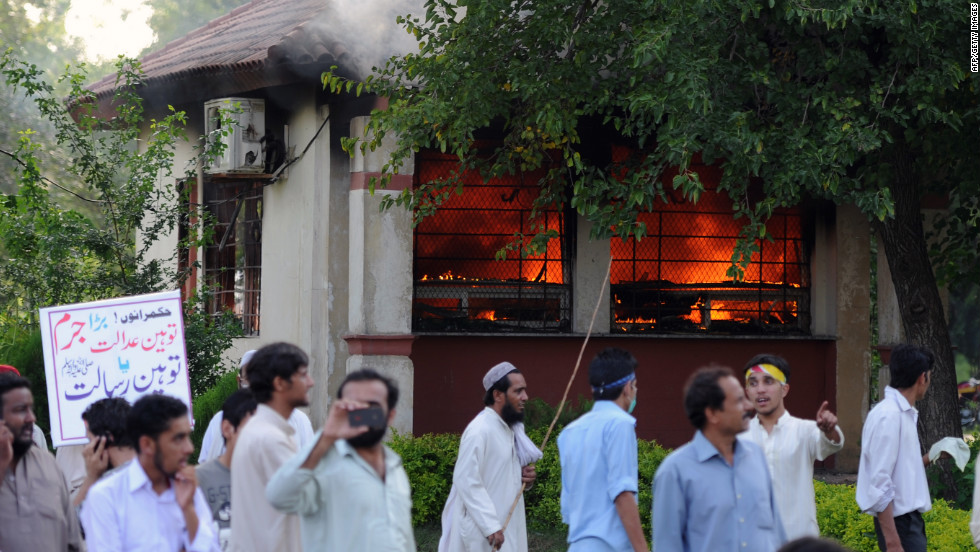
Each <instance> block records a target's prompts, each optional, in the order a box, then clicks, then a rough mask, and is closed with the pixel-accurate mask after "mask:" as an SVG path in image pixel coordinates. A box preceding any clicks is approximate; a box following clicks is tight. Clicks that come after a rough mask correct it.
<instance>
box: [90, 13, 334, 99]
mask: <svg viewBox="0 0 980 552" xmlns="http://www.w3.org/2000/svg"><path fill="white" fill-rule="evenodd" d="M328 4H329V0H253V1H252V2H249V3H248V4H245V5H244V6H241V7H239V8H236V9H234V10H233V11H231V12H230V13H228V14H226V15H223V16H221V17H219V18H217V19H215V20H213V21H211V22H210V23H208V24H207V25H205V26H203V27H201V28H199V29H196V30H194V31H191V32H190V33H188V34H187V35H186V36H184V37H182V38H179V39H177V40H174V41H173V42H170V43H169V44H167V45H166V46H164V47H163V48H162V49H160V50H157V51H155V52H153V53H151V54H149V55H147V56H146V57H144V58H143V59H142V60H141V61H142V69H143V72H144V79H143V86H142V87H141V92H143V93H144V95H146V94H145V93H146V92H150V91H151V90H152V91H154V92H158V93H166V94H167V95H168V96H171V99H173V100H179V99H180V98H172V96H173V94H174V93H175V92H176V93H177V95H178V96H184V97H185V98H189V97H191V96H202V97H208V96H218V95H227V94H234V93H238V92H244V91H248V90H255V89H257V88H263V87H266V86H274V85H278V84H287V83H288V82H290V81H295V80H296V74H295V73H294V71H295V70H296V68H297V66H304V65H305V66H309V65H315V66H316V67H317V68H318V70H320V69H322V68H323V67H325V66H329V65H330V64H340V63H341V61H342V58H343V57H344V54H345V53H346V49H345V48H343V46H342V45H341V44H340V43H339V42H337V41H336V40H334V39H332V38H331V37H329V36H326V35H325V31H323V30H322V29H323V28H324V27H323V26H321V25H316V24H312V23H311V22H313V21H315V20H316V17H317V16H318V15H319V14H321V12H324V11H325V10H326V8H327V6H328ZM317 74H318V73H317ZM114 87H115V75H110V76H108V77H106V78H104V79H102V80H100V81H98V82H96V83H95V84H93V85H91V86H90V87H89V89H90V90H91V91H93V92H95V93H96V95H97V96H98V98H99V99H100V100H102V101H104V100H107V99H108V97H109V95H110V94H111V93H112V91H113V89H114ZM189 89H193V90H194V91H196V93H191V90H189Z"/></svg>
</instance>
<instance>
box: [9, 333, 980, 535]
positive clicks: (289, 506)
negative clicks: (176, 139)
mask: <svg viewBox="0 0 980 552" xmlns="http://www.w3.org/2000/svg"><path fill="white" fill-rule="evenodd" d="M308 365H309V359H308V357H307V355H306V353H304V352H303V351H302V350H301V349H299V348H298V347H296V346H295V345H291V344H288V343H275V344H272V345H268V346H266V347H263V348H262V349H259V350H258V351H249V353H247V354H246V355H245V356H244V357H243V359H242V362H241V366H240V373H239V386H240V389H239V390H238V391H237V392H235V393H234V394H232V395H231V396H230V397H229V398H228V399H227V400H226V401H225V403H224V406H223V408H222V411H221V412H219V413H218V414H217V415H215V417H214V418H213V419H212V420H211V421H210V423H209V426H208V429H207V432H206V435H205V437H204V441H203V444H202V447H201V454H200V455H199V460H200V464H199V465H198V466H191V465H189V462H188V461H189V459H190V457H191V455H192V453H193V452H194V447H193V443H192V441H191V422H190V417H189V415H188V410H187V406H186V405H185V404H184V403H183V402H181V401H180V400H178V399H175V398H172V397H168V396H164V395H155V394H154V395H147V396H144V397H142V398H140V399H139V400H137V401H136V402H135V403H133V404H132V405H130V404H129V403H128V402H127V401H126V400H124V399H121V398H110V399H103V400H100V401H97V402H94V403H92V404H91V405H89V407H88V408H87V409H86V410H85V413H84V414H83V416H82V418H83V421H84V423H85V427H86V435H87V437H88V439H89V442H88V444H87V445H84V447H82V448H80V449H78V455H79V456H80V457H81V459H82V461H83V464H84V469H83V470H80V471H82V475H77V474H75V473H71V472H69V473H65V469H66V468H64V466H69V467H70V466H72V463H71V462H70V461H67V460H66V461H64V462H61V466H62V467H59V462H56V460H55V457H54V456H53V455H51V454H50V453H49V452H48V450H47V446H46V443H43V434H42V436H41V439H42V442H41V443H38V442H37V435H36V433H37V431H36V429H37V428H36V426H35V424H34V421H35V419H34V413H33V402H34V401H33V396H32V394H31V390H30V382H28V380H26V379H25V378H23V377H20V375H19V374H18V373H16V369H15V368H12V367H0V414H2V421H3V423H2V424H0V475H2V477H3V480H2V486H0V552H2V551H6V552H19V551H42V550H43V551H49V550H50V551H60V550H85V549H86V547H87V549H88V550H91V551H93V552H96V551H97V552H103V551H161V552H163V551H168V552H169V551H173V552H177V551H185V552H218V551H225V550H231V551H235V552H278V551H282V552H294V551H302V550H306V551H312V550H327V551H344V552H348V551H371V552H375V551H378V552H383V551H399V552H409V551H412V552H414V551H415V550H416V543H415V537H414V531H413V528H412V523H411V520H412V518H411V508H412V500H411V490H410V485H409V480H408V476H407V474H406V471H405V469H404V467H403V465H402V461H401V458H400V457H399V456H398V454H397V453H395V452H394V451H393V450H392V449H390V448H389V447H388V446H386V445H385V444H384V442H383V440H384V436H385V434H386V431H387V428H388V426H389V425H390V424H391V422H392V421H393V420H394V416H395V411H396V410H395V409H396V407H397V403H398V394H399V392H398V387H397V386H396V385H395V383H394V382H393V381H392V380H391V379H389V378H388V377H386V376H384V375H382V374H380V373H378V372H377V371H374V370H371V369H362V370H358V371H355V372H351V373H349V374H347V376H346V378H345V379H344V381H343V382H342V383H341V385H340V387H339V389H338V391H337V397H336V399H334V400H333V401H332V403H331V405H330V408H329V412H328V415H327V419H326V421H325V422H324V424H323V427H322V428H321V429H320V430H319V431H317V432H315V433H314V432H313V427H312V424H311V423H310V420H309V418H308V417H306V415H305V414H303V413H302V411H300V410H299V408H300V407H304V406H308V405H309V390H310V389H311V388H312V387H313V385H314V381H313V379H312V377H311V376H310V374H309V372H308ZM932 366H933V357H932V354H931V353H930V352H929V351H927V350H924V349H921V348H917V347H913V346H900V347H897V348H896V349H895V350H894V351H893V353H892V356H891V360H890V363H889V368H890V371H891V381H890V384H889V387H888V388H887V389H886V391H885V396H884V398H883V399H882V401H881V402H879V403H878V404H877V405H876V406H875V407H874V408H873V409H872V410H871V412H870V413H869V414H868V417H867V420H866V422H865V425H864V429H863V434H862V440H861V443H862V453H861V459H860V468H859V471H858V479H857V493H856V498H857V503H858V505H859V507H860V508H861V510H862V511H864V512H867V513H869V514H872V515H873V516H874V527H875V532H876V534H877V539H878V544H879V548H880V549H881V550H882V551H886V552H893V551H905V552H924V551H925V550H926V534H925V526H924V524H923V521H922V515H921V514H922V513H923V512H926V511H928V510H929V509H930V507H931V500H930V499H929V490H928V487H927V482H926V477H925V466H926V465H927V464H928V463H929V457H928V455H927V456H922V455H921V454H920V452H921V450H920V442H919V437H918V433H917V429H916V424H917V411H916V410H915V403H916V401H918V400H921V399H922V398H923V397H924V396H925V394H926V391H927V390H928V388H929V382H930V376H931V371H932ZM790 374H791V370H790V366H789V364H788V363H787V362H786V360H785V359H783V358H780V357H778V356H775V355H759V356H756V357H755V358H752V359H751V360H749V361H748V362H747V363H746V364H745V366H744V368H743V369H742V370H741V372H734V371H732V370H731V369H730V368H727V367H722V366H708V367H704V368H701V369H698V370H697V371H695V372H694V373H693V374H691V376H690V378H689V379H688V380H687V383H686V385H685V387H684V391H683V404H684V409H685V412H686V414H687V417H688V419H689V421H690V423H691V425H692V426H693V429H694V437H693V439H692V440H691V441H690V442H688V443H687V444H685V445H683V446H681V447H679V448H677V449H676V450H674V451H673V452H672V453H670V454H669V455H668V456H667V457H666V458H665V459H664V460H663V462H662V463H661V464H660V466H659V468H658V469H657V471H656V475H655V476H654V481H653V530H652V534H651V535H650V541H649V544H648V541H647V536H646V535H645V534H644V531H643V528H642V525H641V523H640V514H639V508H638V504H637V496H638V494H639V467H638V453H637V438H636V423H637V419H636V418H635V417H634V416H633V412H634V408H635V407H636V405H637V396H638V382H637V361H636V359H635V358H634V357H633V356H632V355H631V354H630V353H629V352H627V351H624V350H622V349H615V348H610V349H605V350H603V351H601V352H600V353H599V354H598V355H597V356H596V357H595V358H594V359H593V360H592V361H591V363H590V365H589V384H590V386H591V388H592V396H593V399H594V404H593V406H592V408H591V410H590V411H589V412H587V413H585V414H583V415H582V416H580V417H579V418H577V419H576V420H575V421H573V422H572V423H570V424H569V425H568V426H566V427H565V428H564V429H563V430H562V431H561V433H560V434H559V435H558V438H557V443H558V450H559V457H560V463H561V488H562V490H561V514H562V518H563V520H564V522H565V523H566V524H567V525H568V544H569V551H570V552H607V551H608V552H620V551H624V552H625V551H633V552H637V551H649V550H650V549H651V548H650V546H651V545H652V547H653V548H652V549H653V550H654V551H658V552H675V551H676V552H689V551H690V552H709V551H710V552H719V551H722V552H724V551H735V550H750V551H754V552H777V551H779V552H807V551H809V552H820V551H824V552H835V551H841V550H845V549H844V548H842V547H840V546H839V545H837V544H835V543H833V542H831V541H828V540H823V539H820V538H819V527H818V525H817V517H816V505H815V498H814V488H813V466H814V461H815V460H823V459H825V458H827V457H828V456H830V455H832V454H834V453H836V452H837V451H839V450H840V449H841V447H843V445H844V435H843V433H842V432H841V430H840V428H839V427H838V425H837V418H836V416H835V415H834V413H833V412H831V411H830V410H829V409H828V403H827V402H826V401H825V402H824V403H823V404H822V405H821V406H820V408H819V409H818V411H817V413H816V416H815V418H814V419H812V420H809V419H801V418H797V417H795V416H792V415H791V414H790V413H789V412H788V411H787V409H786V406H785V402H784V400H785V398H786V396H787V395H788V393H789V390H790ZM482 384H483V391H484V398H483V403H484V408H483V410H482V411H480V412H479V413H478V414H477V415H476V417H475V418H473V420H472V421H471V422H470V423H469V424H468V425H467V427H466V430H465V431H464V432H463V435H462V437H461V440H460V445H459V455H458V457H457V459H456V463H455V469H454V472H453V480H452V487H451V490H450V494H449V498H448V500H447V502H446V504H445V507H444V509H443V512H442V536H441V539H440V541H439V552H476V551H480V552H492V551H498V550H499V551H504V552H526V551H527V550H528V539H527V529H526V525H527V524H526V519H525V511H524V499H523V495H522V491H523V490H524V489H526V488H528V487H529V486H531V485H533V484H534V483H535V480H536V478H537V474H536V472H535V468H534V465H535V462H537V461H538V460H540V459H541V458H542V452H541V451H540V450H539V449H538V448H537V447H536V446H535V445H534V443H533V442H531V440H530V439H529V438H528V437H527V435H526V434H525V431H524V424H523V419H524V411H525V404H526V402H527V400H528V382H527V380H526V379H525V376H524V374H523V373H522V372H521V371H520V370H518V369H517V368H516V367H515V366H514V365H512V364H510V363H508V362H503V363H500V364H497V365H496V366H493V367H491V368H490V369H489V370H488V371H487V373H486V374H485V376H484V377H483V381H482ZM42 443H43V444H42ZM66 450H68V449H66ZM66 456H67V453H66ZM75 471H79V470H77V469H76V470H75ZM76 482H77V483H76ZM977 526H978V527H977V528H980V524H977ZM971 528H972V525H971Z"/></svg>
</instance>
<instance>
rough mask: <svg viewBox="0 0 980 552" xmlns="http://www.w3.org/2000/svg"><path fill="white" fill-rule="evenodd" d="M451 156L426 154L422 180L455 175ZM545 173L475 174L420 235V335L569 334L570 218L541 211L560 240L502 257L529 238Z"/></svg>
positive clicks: (416, 322)
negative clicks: (533, 252)
mask: <svg viewBox="0 0 980 552" xmlns="http://www.w3.org/2000/svg"><path fill="white" fill-rule="evenodd" d="M456 167H457V160H456V158H455V157H453V156H450V155H442V154H439V153H435V152H421V153H420V154H419V155H418V156H417V157H416V175H415V177H416V182H429V181H432V180H435V179H437V178H442V177H445V176H447V175H449V174H450V173H451V172H452V171H453V170H454V169H455V168H456ZM540 176H541V175H540V174H528V175H526V176H525V177H524V178H521V177H520V176H510V177H501V178H494V179H491V180H489V181H486V182H484V181H483V180H482V179H481V178H480V175H479V174H477V173H476V172H468V173H466V174H465V175H464V176H463V182H464V185H465V188H464V192H463V194H462V195H456V194H453V195H452V196H451V197H450V198H449V199H448V200H446V201H445V202H444V203H443V204H442V206H441V207H440V208H439V209H438V210H437V211H436V213H435V214H433V215H431V216H429V217H426V218H425V219H423V220H422V222H421V223H420V224H419V225H418V226H417V227H416V228H415V234H414V269H413V270H414V281H415V285H414V300H413V304H412V325H413V330H414V331H418V332H563V331H569V330H570V322H569V320H570V316H571V304H570V302H571V299H570V295H571V294H570V285H569V284H570V281H571V278H570V269H569V265H568V262H567V260H566V259H567V255H566V252H565V250H566V247H567V245H566V243H567V242H566V239H565V236H566V234H565V231H566V226H565V217H564V215H563V213H562V212H561V211H560V210H557V209H551V210H547V211H544V212H543V213H540V214H539V216H540V217H542V219H541V220H543V221H544V224H545V225H546V228H547V229H549V230H555V231H557V232H558V235H559V238H558V239H553V240H551V241H550V242H549V243H548V246H547V250H546V251H545V252H543V253H542V254H540V255H537V256H529V257H527V258H521V256H520V254H519V253H518V252H516V251H508V252H507V255H506V258H505V259H503V260H497V259H496V255H497V252H498V251H500V250H502V249H503V248H504V247H505V246H506V245H507V244H508V243H510V242H512V241H513V240H514V234H515V233H527V234H530V233H531V230H530V227H529V222H528V216H529V215H530V212H531V204H532V202H533V200H534V198H535V197H536V194H537V193H538V187H537V181H538V178H540Z"/></svg>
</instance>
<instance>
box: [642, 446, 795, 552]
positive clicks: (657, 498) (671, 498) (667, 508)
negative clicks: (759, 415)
mask: <svg viewBox="0 0 980 552" xmlns="http://www.w3.org/2000/svg"><path fill="white" fill-rule="evenodd" d="M652 540H653V550H654V551H662V552H735V551H736V550H747V551H751V552H774V551H775V550H776V549H778V548H779V547H780V546H782V544H783V543H784V542H785V541H786V533H785V532H784V531H783V523H782V520H781V519H780V517H779V511H778V510H777V509H776V501H775V498H774V496H773V492H772V481H771V479H770V477H769V469H768V468H767V467H766V459H765V456H764V455H763V453H762V449H760V448H759V446H758V445H756V444H755V443H749V442H745V441H742V440H736V442H735V456H734V457H733V462H732V465H729V464H728V462H726V461H725V459H724V458H723V457H722V455H721V453H720V452H718V449H716V448H715V446H714V445H712V444H711V442H710V441H708V439H707V438H706V437H705V436H704V435H703V434H702V433H701V432H700V431H698V432H697V433H696V434H695V435H694V439H693V440H691V442H689V443H687V444H685V445H684V446H682V447H680V448H678V449H677V450H675V451H674V452H672V453H671V454H670V455H669V456H668V457H667V458H665V459H664V461H663V462H662V463H661V464H660V467H659V468H657V474H656V475H655V476H654V478H653V535H652Z"/></svg>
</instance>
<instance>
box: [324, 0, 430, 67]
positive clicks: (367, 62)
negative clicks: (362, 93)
mask: <svg viewBox="0 0 980 552" xmlns="http://www.w3.org/2000/svg"><path fill="white" fill-rule="evenodd" d="M324 1H327V2H329V5H328V7H327V9H326V10H325V11H324V12H322V13H321V14H320V15H319V16H318V17H317V19H316V20H314V21H311V22H310V23H309V24H308V25H309V26H310V27H311V29H310V30H311V31H312V32H313V33H315V34H317V35H320V36H327V37H330V38H331V39H333V40H334V41H336V42H337V43H339V44H340V45H342V47H343V50H344V54H343V56H338V61H340V62H341V63H342V65H343V66H344V68H345V69H347V70H349V71H353V72H355V73H356V74H355V77H356V78H359V79H364V78H365V77H367V76H368V75H370V74H371V73H372V68H373V67H383V66H384V64H385V61H387V60H388V59H389V58H391V56H394V55H403V54H406V53H410V52H413V51H417V50H418V42H417V41H416V39H415V37H414V36H413V35H411V34H409V33H408V32H406V31H405V28H404V27H403V26H401V25H399V24H398V23H396V22H395V19H396V18H397V17H398V16H399V15H402V16H404V15H408V14H412V15H413V16H423V17H424V15H425V12H424V8H423V4H424V0H324ZM341 58H342V59H341Z"/></svg>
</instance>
